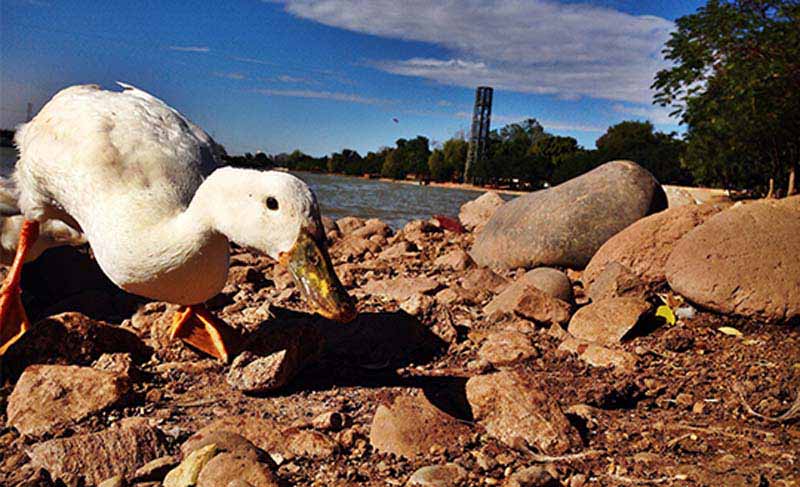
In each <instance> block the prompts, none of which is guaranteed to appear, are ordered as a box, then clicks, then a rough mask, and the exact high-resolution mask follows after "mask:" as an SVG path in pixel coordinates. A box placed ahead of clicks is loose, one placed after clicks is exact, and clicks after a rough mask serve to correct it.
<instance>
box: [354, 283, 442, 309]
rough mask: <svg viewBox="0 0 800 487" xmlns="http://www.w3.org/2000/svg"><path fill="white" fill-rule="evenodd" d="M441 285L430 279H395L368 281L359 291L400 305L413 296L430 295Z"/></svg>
mask: <svg viewBox="0 0 800 487" xmlns="http://www.w3.org/2000/svg"><path fill="white" fill-rule="evenodd" d="M440 287H441V285H440V284H439V283H438V282H437V281H436V280H435V279H432V278H430V277H425V276H419V277H395V278H393V279H383V280H373V281H369V282H368V283H367V284H366V285H365V286H363V287H362V288H361V289H362V290H363V291H364V292H365V293H368V294H372V295H377V296H383V297H386V298H389V299H394V300H395V301H397V302H400V303H402V302H403V301H405V300H407V299H408V298H410V297H411V296H413V295H414V294H417V293H420V294H430V293H432V292H434V291H436V290H437V289H439V288H440Z"/></svg>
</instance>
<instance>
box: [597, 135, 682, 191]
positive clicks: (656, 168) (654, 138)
mask: <svg viewBox="0 0 800 487" xmlns="http://www.w3.org/2000/svg"><path fill="white" fill-rule="evenodd" d="M596 145H597V150H598V151H599V154H598V155H599V156H600V157H601V158H602V159H605V160H606V161H611V160H615V159H630V160H632V161H635V162H636V163H638V164H639V165H641V166H642V167H644V168H645V169H647V170H648V171H650V172H651V173H652V174H653V176H655V178H656V179H657V180H658V181H659V182H661V183H664V184H667V183H668V184H688V183H690V182H691V177H690V176H689V175H688V174H687V173H686V171H685V170H684V169H683V168H681V163H680V161H681V157H682V156H683V152H684V145H685V144H684V142H683V141H681V140H680V139H678V138H676V135H675V134H674V133H671V134H665V133H663V132H656V131H655V128H654V127H653V124H652V123H650V122H638V121H625V122H620V123H618V124H616V125H613V126H611V127H609V128H608V130H607V131H606V133H605V134H603V135H602V136H600V138H599V139H597V142H596Z"/></svg>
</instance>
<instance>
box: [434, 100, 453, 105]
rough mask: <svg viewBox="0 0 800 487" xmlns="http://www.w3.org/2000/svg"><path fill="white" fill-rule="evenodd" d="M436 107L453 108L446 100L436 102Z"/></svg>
mask: <svg viewBox="0 0 800 487" xmlns="http://www.w3.org/2000/svg"><path fill="white" fill-rule="evenodd" d="M436 106H437V107H451V106H453V103H452V102H449V101H447V100H439V101H437V102H436Z"/></svg>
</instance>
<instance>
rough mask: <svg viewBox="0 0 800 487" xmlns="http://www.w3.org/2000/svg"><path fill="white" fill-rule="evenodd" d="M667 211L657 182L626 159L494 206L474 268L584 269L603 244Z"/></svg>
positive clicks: (472, 252)
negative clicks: (635, 225) (631, 227)
mask: <svg viewBox="0 0 800 487" xmlns="http://www.w3.org/2000/svg"><path fill="white" fill-rule="evenodd" d="M666 207H667V198H666V195H665V194H664V191H663V190H662V189H661V186H660V185H659V184H658V181H656V180H655V178H653V176H652V175H651V174H650V173H649V172H648V171H647V170H645V169H643V168H642V167H641V166H639V165H637V164H636V163H634V162H631V161H612V162H608V163H606V164H603V165H602V166H600V167H597V168H595V169H593V170H591V171H589V172H587V173H585V174H583V175H581V176H578V177H576V178H573V179H571V180H569V181H567V182H565V183H562V184H559V185H558V186H554V187H552V188H548V189H544V190H541V191H536V192H534V193H530V194H527V195H524V196H520V197H518V198H516V199H514V200H511V201H509V202H508V203H506V204H505V205H503V206H502V207H500V208H499V209H498V210H497V211H496V212H495V214H494V215H493V216H492V218H491V219H490V220H489V222H488V223H487V224H486V226H485V227H484V229H483V231H482V232H480V233H479V234H478V235H477V237H476V238H475V243H474V245H473V246H472V249H471V250H470V255H471V256H472V258H473V259H474V260H475V262H476V263H477V264H478V265H482V266H487V267H492V268H499V269H513V268H516V267H536V266H543V265H546V266H562V267H577V268H581V267H584V266H585V265H586V264H588V263H589V260H590V259H591V258H592V256H593V255H594V254H595V252H597V250H598V249H599V248H600V246H601V245H603V243H605V242H606V240H608V239H609V238H611V237H612V236H614V235H615V234H616V233H618V232H619V231H621V230H622V229H623V228H625V227H627V226H628V225H630V224H631V223H633V222H635V221H636V220H638V219H640V218H642V217H644V216H646V215H649V214H652V213H654V212H657V211H661V210H663V209H665V208H666Z"/></svg>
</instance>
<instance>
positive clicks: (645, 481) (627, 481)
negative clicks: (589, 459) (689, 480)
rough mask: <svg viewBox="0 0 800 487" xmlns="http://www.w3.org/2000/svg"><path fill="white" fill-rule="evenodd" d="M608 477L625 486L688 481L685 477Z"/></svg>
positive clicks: (608, 475) (607, 475)
mask: <svg viewBox="0 0 800 487" xmlns="http://www.w3.org/2000/svg"><path fill="white" fill-rule="evenodd" d="M606 477H608V478H610V479H612V480H615V481H617V482H621V483H623V484H664V483H666V482H672V481H674V480H686V476H685V475H676V476H674V477H658V478H655V479H639V478H635V477H623V476H622V475H613V474H606Z"/></svg>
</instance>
